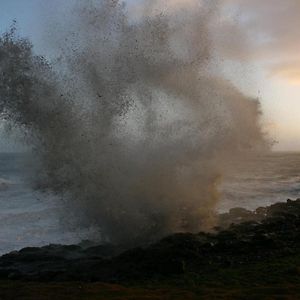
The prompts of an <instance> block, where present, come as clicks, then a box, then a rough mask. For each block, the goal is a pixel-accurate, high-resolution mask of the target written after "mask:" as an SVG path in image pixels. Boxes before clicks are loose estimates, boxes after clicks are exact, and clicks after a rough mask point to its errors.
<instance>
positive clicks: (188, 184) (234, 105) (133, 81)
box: [0, 0, 268, 243]
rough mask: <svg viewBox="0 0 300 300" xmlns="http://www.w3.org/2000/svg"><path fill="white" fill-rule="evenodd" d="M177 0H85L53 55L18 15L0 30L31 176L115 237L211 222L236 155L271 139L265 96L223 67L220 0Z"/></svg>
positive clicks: (15, 122)
mask: <svg viewBox="0 0 300 300" xmlns="http://www.w3.org/2000/svg"><path fill="white" fill-rule="evenodd" d="M169 2H170V4H169V5H168V6H167V7H166V8H164V9H163V10H162V8H161V5H160V4H159V2H156V1H151V2H150V1H145V2H141V3H140V4H139V5H138V7H135V9H138V11H139V14H138V18H133V17H132V10H131V8H130V7H128V6H126V5H125V4H123V3H122V2H120V1H117V0H114V1H108V0H103V1H84V3H83V2H82V1H78V2H77V3H76V4H75V5H74V6H73V7H72V9H71V10H70V15H69V16H67V17H66V18H65V19H64V21H62V20H61V22H63V26H61V30H59V31H58V30H56V31H55V30H53V31H52V32H50V34H49V37H50V36H51V41H49V43H50V42H51V44H52V47H53V49H52V51H54V52H55V53H56V56H55V58H54V59H52V60H51V61H50V60H47V59H46V58H44V57H42V56H39V55H37V54H36V53H34V51H33V50H32V45H31V43H30V41H29V40H27V39H24V38H22V37H19V36H18V33H17V31H16V29H15V25H12V27H11V30H10V31H9V32H6V33H4V34H3V35H2V37H1V38H0V114H1V118H2V119H4V120H5V121H6V122H8V123H10V124H11V126H15V127H17V128H18V130H21V131H22V133H23V136H24V141H25V143H27V144H28V145H31V147H32V149H33V154H34V161H35V166H34V169H35V171H36V176H35V180H34V182H33V185H34V186H35V188H37V189H41V190H45V191H51V192H52V193H55V194H57V195H59V196H60V197H61V198H62V200H63V201H62V205H64V206H65V210H64V211H65V215H64V218H69V216H70V215H71V214H72V215H73V214H74V215H75V216H76V219H77V223H78V226H90V225H96V226H98V227H99V230H100V231H101V236H102V238H103V239H105V240H109V241H112V242H116V243H141V242H149V241H152V240H155V239H157V238H160V237H162V236H165V235H167V234H170V233H173V232H198V231H200V230H209V229H210V228H212V227H213V226H214V225H215V224H216V223H215V222H216V221H215V208H216V205H217V203H218V201H219V198H220V197H219V195H218V184H219V182H220V181H221V179H222V177H224V176H226V174H227V166H228V163H229V162H230V164H231V166H234V163H235V161H237V160H239V161H240V159H241V157H242V158H243V157H246V156H247V155H248V154H249V153H253V152H255V153H257V152H261V151H265V150H266V149H267V148H268V141H267V138H266V136H265V134H264V133H263V131H262V129H261V127H260V115H261V112H260V105H259V102H258V101H257V100H255V99H252V98H250V97H247V96H246V95H244V94H242V92H240V91H239V90H238V89H237V88H236V87H234V86H233V84H231V83H230V82H229V81H228V80H226V78H223V77H222V76H221V75H220V74H216V72H215V68H214V64H215V63H216V61H220V60H222V53H219V52H218V54H216V52H215V51H214V39H213V38H212V36H214V37H215V36H216V35H215V34H214V32H212V31H213V30H215V29H216V26H214V25H215V23H214V22H215V20H216V18H217V14H218V5H219V4H218V1H209V2H208V1H203V2H202V1H200V2H198V1H189V4H187V5H186V6H182V5H181V4H180V1H174V3H173V2H172V1H169ZM150 3H151V4H150ZM172 3H173V4H174V5H172ZM178 5H180V9H175V8H176V7H177V6H178ZM227 50H228V49H227ZM216 55H218V57H216Z"/></svg>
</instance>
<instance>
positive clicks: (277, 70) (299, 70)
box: [270, 60, 300, 85]
mask: <svg viewBox="0 0 300 300" xmlns="http://www.w3.org/2000/svg"><path fill="white" fill-rule="evenodd" d="M270 69H271V70H270V74H271V75H272V76H278V77H280V78H282V79H284V80H286V81H287V82H289V83H290V84H295V85H300V60H299V61H291V62H283V63H280V64H276V65H273V66H272V67H270Z"/></svg>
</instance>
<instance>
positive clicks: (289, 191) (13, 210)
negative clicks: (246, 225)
mask: <svg viewBox="0 0 300 300" xmlns="http://www.w3.org/2000/svg"><path fill="white" fill-rule="evenodd" d="M25 161H26V160H24V159H23V154H16V153H2V154H0V254H3V253H7V252H10V251H13V250H18V249H21V248H23V247H28V246H42V245H47V244H49V243H60V244H62V243H63V244H72V243H78V242H80V241H81V240H84V239H88V238H89V237H90V236H92V235H93V233H94V232H93V230H94V229H93V228H90V229H85V230H78V228H73V227H72V226H71V225H70V226H66V223H62V222H61V218H60V217H59V216H60V215H61V214H60V210H61V207H60V205H59V203H60V200H59V199H58V197H57V196H54V195H49V194H45V193H41V192H37V191H34V190H33V189H32V187H31V185H30V184H29V181H28V178H30V176H31V174H30V169H31V168H30V165H28V163H25ZM234 169H236V170H237V172H232V173H231V175H230V176H228V177H226V178H224V180H223V183H222V184H221V186H220V187H219V194H220V198H221V200H220V203H219V206H218V210H219V211H221V212H223V211H227V210H228V209H229V208H231V207H245V208H248V209H255V208H257V207H259V206H265V205H269V204H272V203H275V202H279V201H285V200H286V199H288V198H291V199H296V198H298V197H300V153H272V154H269V155H264V156H260V157H255V158H251V159H248V160H247V161H246V162H244V163H243V164H240V165H237V166H235V168H234Z"/></svg>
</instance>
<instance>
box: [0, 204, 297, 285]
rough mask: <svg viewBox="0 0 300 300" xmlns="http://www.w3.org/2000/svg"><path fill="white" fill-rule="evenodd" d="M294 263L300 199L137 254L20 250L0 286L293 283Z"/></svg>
mask: <svg viewBox="0 0 300 300" xmlns="http://www.w3.org/2000/svg"><path fill="white" fill-rule="evenodd" d="M299 256H300V199H298V200H296V201H292V200H288V201H287V202H286V203H277V204H274V205H271V206H269V207H266V208H259V209H257V210H256V211H255V212H249V211H247V210H244V209H232V210H231V211H230V212H229V213H227V214H223V215H221V216H220V226H219V227H218V228H216V231H215V232H214V233H199V234H189V233H180V234H174V235H172V236H169V237H166V238H164V239H162V240H161V241H159V242H157V243H155V244H152V245H150V246H147V247H144V248H143V247H139V248H134V249H130V250H126V251H123V249H122V248H121V247H116V246H113V245H100V246H91V245H87V244H84V243H83V244H80V245H72V246H63V245H49V246H46V247H41V248H25V249H22V250H20V251H15V252H11V253H9V254H6V255H3V256H2V257H1V258H0V279H2V280H7V279H9V280H16V279H22V280H30V281H44V282H62V281H80V282H96V281H98V282H99V281H101V282H107V283H121V284H132V283H134V284H137V283H138V284H140V283H143V284H145V283H147V282H151V283H154V282H175V281H176V282H179V281H180V282H183V281H184V282H186V280H188V281H192V282H193V284H202V283H203V284H204V283H205V282H215V283H216V282H221V283H226V282H228V280H229V281H230V280H231V279H232V280H237V281H239V280H246V281H247V280H248V279H247V278H248V277H249V276H250V278H251V277H252V276H253V278H254V279H250V280H254V281H257V282H261V281H262V280H268V278H271V279H272V280H275V281H276V280H279V281H280V280H281V279H282V280H286V278H293V280H294V279H295V280H296V279H297V278H299V275H300V258H299ZM285 261H286V262H285ZM298 263H299V264H298ZM276 264H277V265H276ZM264 267H266V269H264ZM253 268H254V269H253ZM224 272H225V273H224ZM226 272H229V273H228V274H226ZM232 272H233V273H232ZM239 272H240V275H237V274H239ZM245 272H246V273H247V272H248V275H247V276H248V277H247V278H244V277H245V276H244V275H242V274H244V273H245ZM249 272H250V273H251V274H250V273H249ZM270 272H271V273H270ZM231 273H232V274H231ZM266 274H267V275H266ZM243 276H244V277H243ZM274 276H275V277H276V278H275V279H274V278H273V277H274ZM243 278H244V279H243ZM288 280H290V279H288ZM239 284H242V283H240V282H239Z"/></svg>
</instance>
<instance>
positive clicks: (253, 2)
mask: <svg viewBox="0 0 300 300" xmlns="http://www.w3.org/2000/svg"><path fill="white" fill-rule="evenodd" d="M74 1H75V0H64V1H60V0H51V1H48V0H26V1H25V0H0V30H1V32H3V31H5V30H6V29H8V28H9V26H10V24H11V22H12V20H13V19H16V20H17V22H18V27H19V32H20V33H21V34H22V35H25V36H27V37H29V38H30V39H31V41H32V42H33V44H34V47H35V51H36V52H37V53H41V54H46V55H50V54H49V52H48V53H47V51H48V45H47V42H45V39H44V38H43V35H44V32H45V26H55V24H53V21H52V20H53V18H52V17H53V16H54V15H55V14H57V13H58V12H59V13H60V14H61V12H63V11H65V12H66V13H67V11H68V9H69V4H70V3H73V2H74ZM132 1H133V0H132ZM195 1H197V0H169V1H166V2H165V4H166V3H168V5H169V6H170V5H172V6H174V8H180V7H181V6H186V5H193V3H195ZM135 2H136V3H138V0H135ZM221 3H222V6H223V11H224V14H223V15H222V16H220V24H221V27H222V31H221V33H220V35H221V36H219V37H218V45H216V47H219V48H220V49H222V51H223V52H225V53H226V58H227V59H228V62H227V63H226V64H225V67H224V72H225V73H226V74H227V75H228V77H229V78H230V79H231V80H232V81H233V82H234V83H235V84H236V85H239V86H240V88H241V89H242V90H244V91H245V92H247V93H250V94H251V95H252V96H255V97H258V98H259V99H260V100H261V103H262V107H263V112H264V126H265V128H266V130H268V131H269V132H270V133H271V135H272V136H273V137H274V138H275V139H276V140H278V142H279V143H278V144H277V146H276V149H278V150H300V122H299V119H300V33H299V28H300V1H299V0H284V1H283V0H223V1H221ZM51 22H52V23H51ZM237 25H238V26H237ZM232 45H235V47H232ZM0 131H1V130H0ZM0 147H1V149H0V151H6V150H11V149H16V146H15V145H12V143H10V142H9V139H7V137H4V136H3V134H2V135H1V134H0Z"/></svg>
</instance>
